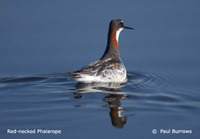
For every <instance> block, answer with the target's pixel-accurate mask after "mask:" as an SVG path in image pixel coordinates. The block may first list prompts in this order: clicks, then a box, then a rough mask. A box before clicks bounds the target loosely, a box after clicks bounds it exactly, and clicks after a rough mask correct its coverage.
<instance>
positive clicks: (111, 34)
mask: <svg viewBox="0 0 200 139" xmlns="http://www.w3.org/2000/svg"><path fill="white" fill-rule="evenodd" d="M123 29H133V28H131V27H126V26H124V24H123V21H122V20H121V19H113V20H112V21H111V22H110V26H109V31H108V40H107V47H106V50H105V52H104V54H103V56H102V57H101V58H100V59H99V60H97V61H95V62H93V63H91V64H89V65H87V66H85V67H83V68H82V69H81V70H78V71H75V72H71V73H72V74H74V76H73V79H75V80H77V81H80V82H126V81H127V73H126V68H125V66H124V64H123V63H122V60H121V58H120V55H119V48H118V38H119V34H120V32H121V31H122V30H123Z"/></svg>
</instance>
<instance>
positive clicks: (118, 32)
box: [116, 28, 123, 42]
mask: <svg viewBox="0 0 200 139" xmlns="http://www.w3.org/2000/svg"><path fill="white" fill-rule="evenodd" d="M122 30H123V28H120V29H119V30H118V31H116V40H117V42H118V39H119V34H120V32H121V31H122Z"/></svg>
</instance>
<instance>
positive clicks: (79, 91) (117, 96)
mask: <svg viewBox="0 0 200 139" xmlns="http://www.w3.org/2000/svg"><path fill="white" fill-rule="evenodd" d="M122 87H123V85H122V84H120V83H80V82H79V83H77V84H76V86H75V88H76V92H75V93H74V98H76V99H80V98H81V97H82V95H83V94H84V93H91V92H100V93H107V94H108V95H107V96H106V97H104V98H103V101H105V102H107V103H108V104H107V105H106V107H108V108H110V118H111V122H112V125H113V126H115V127H116V128H123V127H124V125H125V124H126V120H127V118H126V116H122V114H121V113H122V112H123V111H124V108H122V107H121V101H120V100H121V99H122V98H125V97H126V93H125V92H120V91H118V89H120V88H122Z"/></svg>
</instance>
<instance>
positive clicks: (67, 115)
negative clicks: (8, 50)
mask: <svg viewBox="0 0 200 139" xmlns="http://www.w3.org/2000/svg"><path fill="white" fill-rule="evenodd" d="M70 78H71V75H69V74H66V73H54V74H42V75H36V76H35V75H34V76H25V77H21V76H20V77H4V78H1V79H0V92H1V94H0V95H1V97H0V103H1V112H0V113H1V119H0V122H1V135H2V136H3V137H5V138H12V137H13V136H14V137H16V138H26V137H27V136H28V137H36V136H37V137H40V136H43V137H47V138H54V137H55V136H56V138H59V137H61V138H63V137H65V138H82V137H83V138H107V137H114V138H133V137H141V135H142V136H143V137H152V138H154V137H156V138H161V137H162V138H172V137H176V138H177V137H178V138H179V137H180V138H189V137H193V138H197V137H198V136H199V134H198V127H199V111H200V99H199V97H197V96H199V88H198V87H195V86H194V88H188V87H187V85H185V84H184V79H183V78H175V77H171V76H169V75H168V76H166V75H156V74H153V73H144V72H134V71H129V72H128V82H127V83H124V84H118V83H107V84H105V83H89V84H88V83H87V84H86V83H77V82H76V81H73V80H71V79H70ZM40 128H41V129H59V130H61V131H62V134H61V135H41V134H35V135H26V136H25V135H21V134H16V135H10V134H7V133H6V132H7V131H6V130H7V129H40ZM153 129H157V130H160V129H177V130H180V129H182V130H183V129H184V130H192V134H169V135H164V134H159V133H158V134H157V135H154V134H152V130H153ZM158 132H159V131H158ZM97 134H98V136H97Z"/></svg>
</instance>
